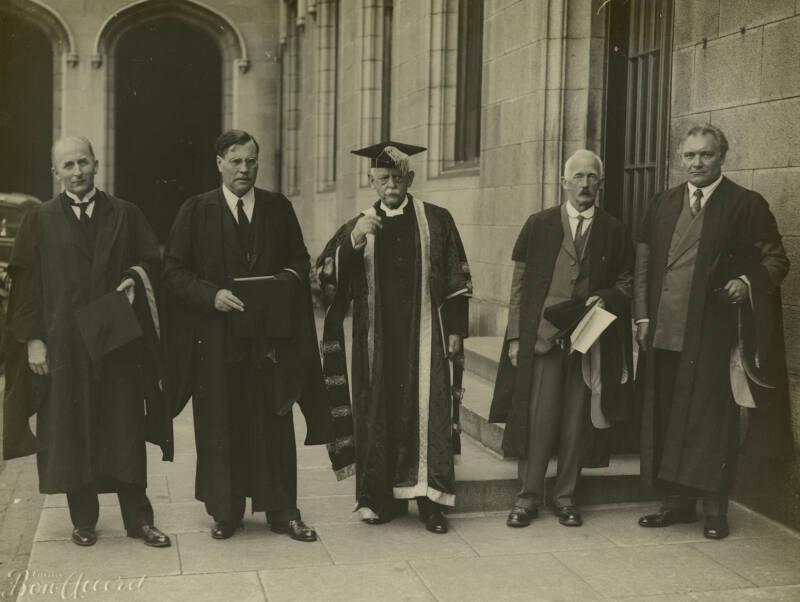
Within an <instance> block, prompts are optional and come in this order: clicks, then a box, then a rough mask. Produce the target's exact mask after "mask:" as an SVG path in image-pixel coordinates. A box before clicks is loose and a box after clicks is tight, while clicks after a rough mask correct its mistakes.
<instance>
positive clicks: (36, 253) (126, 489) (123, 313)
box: [3, 137, 173, 547]
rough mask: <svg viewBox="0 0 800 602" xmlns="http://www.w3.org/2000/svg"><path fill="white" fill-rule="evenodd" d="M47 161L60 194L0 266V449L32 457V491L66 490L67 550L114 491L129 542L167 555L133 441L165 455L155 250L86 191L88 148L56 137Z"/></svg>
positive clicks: (86, 534) (137, 219) (89, 534)
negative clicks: (0, 383)
mask: <svg viewBox="0 0 800 602" xmlns="http://www.w3.org/2000/svg"><path fill="white" fill-rule="evenodd" d="M52 159H53V174H54V175H55V176H56V178H57V179H58V180H59V182H60V184H61V185H62V186H63V192H61V193H60V194H58V195H57V196H56V197H55V198H53V199H51V200H49V201H47V202H45V203H42V204H41V205H39V206H37V207H36V208H35V209H34V210H33V211H31V212H30V213H28V214H27V215H26V216H25V219H24V221H23V223H22V224H21V226H20V230H19V232H18V234H17V239H16V242H15V245H14V251H13V252H12V254H11V258H10V260H9V272H10V274H11V277H12V288H11V297H10V300H9V310H8V321H7V323H6V327H7V330H6V333H5V336H4V346H5V348H6V357H7V362H6V392H5V407H4V409H5V412H4V427H5V428H4V441H3V454H4V457H5V458H6V459H9V458H14V457H20V456H25V455H28V454H32V453H36V456H37V458H36V460H37V467H38V472H39V491H41V492H42V493H48V494H54V493H66V496H67V505H68V506H69V514H70V518H71V519H72V523H73V527H74V529H73V532H72V541H73V542H74V543H75V544H77V545H79V546H90V545H93V544H94V543H96V541H97V534H96V531H95V524H96V523H97V520H98V516H99V504H98V497H97V494H98V493H104V492H116V493H117V496H118V498H119V504H120V510H121V512H122V519H123V523H124V525H125V529H126V532H127V534H128V536H129V537H133V538H139V539H143V540H144V543H145V544H147V545H149V546H154V547H166V546H169V545H170V539H169V537H168V536H167V535H165V534H164V533H162V532H161V531H159V530H158V529H157V528H155V527H154V526H153V508H152V506H151V505H150V502H149V500H148V499H147V495H146V494H145V487H146V485H147V455H146V452H145V439H147V440H149V441H152V442H156V443H159V444H160V445H161V447H162V450H163V454H164V459H165V460H171V459H172V451H173V450H172V445H173V443H172V421H171V415H170V414H169V412H168V408H167V407H166V402H165V400H164V399H163V390H162V384H163V383H162V379H161V376H160V365H161V362H160V359H161V357H160V354H159V351H158V349H159V333H160V328H159V323H160V322H159V319H158V304H159V303H158V298H157V296H156V291H157V282H158V279H157V277H158V274H159V271H160V263H161V259H160V255H159V249H158V242H157V241H156V238H155V236H154V234H153V231H152V230H151V228H150V226H149V225H148V223H147V221H146V219H145V217H144V215H143V214H142V212H141V211H140V210H139V209H138V208H137V207H136V206H135V205H133V204H132V203H129V202H127V201H123V200H121V199H118V198H115V197H113V196H111V195H110V194H107V193H105V192H103V191H101V190H98V189H97V188H95V185H94V178H95V174H96V173H97V168H98V161H97V159H95V155H94V150H93V149H92V145H91V143H90V142H89V140H87V139H86V138H84V137H65V138H61V139H59V140H57V141H56V143H55V144H54V145H53V150H52ZM34 413H35V414H36V436H35V438H34V436H33V434H32V433H31V431H30V429H29V427H28V416H29V415H32V414H34Z"/></svg>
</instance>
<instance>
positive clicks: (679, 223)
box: [633, 124, 791, 539]
mask: <svg viewBox="0 0 800 602" xmlns="http://www.w3.org/2000/svg"><path fill="white" fill-rule="evenodd" d="M679 152H680V159H681V164H682V166H683V168H684V169H685V170H686V174H687V181H686V182H684V183H682V184H680V185H679V186H676V187H675V188H671V189H670V190H667V191H665V192H663V193H661V194H658V195H657V196H656V197H655V198H654V199H653V200H652V201H651V202H650V205H649V207H648V211H647V214H646V216H645V218H644V220H643V222H642V226H641V230H640V232H639V235H638V240H637V244H636V270H635V285H634V309H633V314H634V318H635V320H636V324H637V327H636V328H637V332H636V340H637V342H638V344H639V349H640V351H641V352H643V353H642V355H641V356H640V359H643V360H644V361H643V362H641V364H640V365H641V366H642V372H641V378H644V386H643V387H642V391H643V400H642V439H641V441H642V445H641V452H642V455H641V463H642V468H641V471H642V477H643V479H644V481H645V483H646V484H648V485H650V486H659V487H660V488H662V489H663V492H664V495H665V497H664V502H663V504H662V506H661V509H660V510H659V511H658V512H657V513H655V514H648V515H646V516H643V517H641V519H639V525H641V526H642V527H649V528H660V527H668V526H670V525H672V524H674V523H690V522H694V521H696V520H697V515H696V506H697V499H698V498H702V500H703V511H704V514H705V525H704V529H703V534H704V535H705V537H707V538H709V539H723V538H725V537H727V536H728V533H729V527H728V521H727V510H728V493H729V491H730V489H731V487H732V485H733V481H734V477H735V475H736V467H737V458H738V455H739V443H740V436H741V435H745V434H746V435H747V443H749V444H750V445H748V447H750V448H751V449H752V451H753V452H757V453H759V454H774V453H777V454H781V453H782V452H781V450H782V449H783V450H785V449H787V447H788V446H790V445H791V433H790V432H789V429H790V424H791V421H790V419H789V413H788V412H789V404H788V388H787V387H788V385H787V376H786V357H785V352H784V342H783V325H782V316H781V294H780V284H781V282H782V281H783V279H784V278H785V277H786V273H787V272H788V270H789V260H788V259H787V258H786V252H785V251H784V249H783V245H782V243H781V235H780V233H779V232H778V228H777V225H776V223H775V218H774V217H773V215H772V213H771V212H770V209H769V205H768V204H767V202H766V201H765V200H764V198H763V197H762V196H761V195H759V194H758V193H756V192H753V191H751V190H747V189H746V188H743V187H741V186H739V185H737V184H735V183H734V182H732V181H731V180H729V179H728V178H726V177H725V176H723V175H722V166H723V164H724V163H725V157H726V155H727V152H728V141H727V139H726V138H725V134H724V133H723V132H722V131H721V130H720V129H719V128H717V127H716V126H713V125H710V124H706V125H698V126H695V127H692V128H691V129H690V130H689V131H688V132H687V133H686V136H685V137H684V139H683V141H682V142H681V146H680V151H679ZM740 421H742V422H743V423H746V422H749V423H750V428H748V429H746V430H744V431H743V432H740Z"/></svg>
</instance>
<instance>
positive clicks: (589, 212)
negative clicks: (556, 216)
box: [566, 201, 595, 220]
mask: <svg viewBox="0 0 800 602" xmlns="http://www.w3.org/2000/svg"><path fill="white" fill-rule="evenodd" d="M566 206H567V216H569V218H570V219H574V220H577V219H578V216H579V215H582V216H583V217H584V218H585V219H587V220H590V219H592V218H593V217H594V209H595V206H594V205H592V206H591V207H589V208H588V209H585V210H584V211H578V210H577V209H575V207H573V206H572V203H570V202H569V201H567V202H566Z"/></svg>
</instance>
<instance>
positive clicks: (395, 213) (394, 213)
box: [381, 197, 408, 217]
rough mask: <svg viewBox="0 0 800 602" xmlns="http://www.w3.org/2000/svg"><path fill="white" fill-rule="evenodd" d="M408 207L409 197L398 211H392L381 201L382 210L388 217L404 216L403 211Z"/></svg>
mask: <svg viewBox="0 0 800 602" xmlns="http://www.w3.org/2000/svg"><path fill="white" fill-rule="evenodd" d="M406 205H408V197H406V198H404V199H403V202H402V203H400V205H399V206H398V207H397V209H390V208H389V207H387V206H386V205H384V204H383V201H381V209H382V210H383V212H384V213H385V214H386V217H396V216H398V215H403V209H405V208H406Z"/></svg>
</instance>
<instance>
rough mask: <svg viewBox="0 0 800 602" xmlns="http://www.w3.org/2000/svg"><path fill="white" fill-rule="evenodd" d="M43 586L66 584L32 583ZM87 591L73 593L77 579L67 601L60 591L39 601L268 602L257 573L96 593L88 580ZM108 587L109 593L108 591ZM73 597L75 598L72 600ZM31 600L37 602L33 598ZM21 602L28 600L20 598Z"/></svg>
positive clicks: (102, 588)
mask: <svg viewBox="0 0 800 602" xmlns="http://www.w3.org/2000/svg"><path fill="white" fill-rule="evenodd" d="M34 580H36V581H39V582H44V583H54V584H56V585H59V586H60V585H61V584H63V582H64V580H63V579H61V580H59V579H58V578H52V577H49V578H48V577H38V576H34V577H33V578H31V581H34ZM88 582H89V585H88V586H87V591H83V590H82V585H83V583H85V581H84V582H81V586H80V587H79V589H78V590H77V592H76V590H75V589H74V586H75V583H76V581H75V578H74V577H73V578H72V579H71V580H70V581H69V585H68V587H67V589H66V590H65V591H66V597H65V598H61V596H60V591H61V589H60V587H59V590H58V592H57V593H56V595H54V596H41V598H40V599H42V600H47V599H52V600H61V599H67V600H69V599H77V600H103V601H113V602H149V601H150V600H158V602H180V601H184V600H191V601H192V602H219V601H220V600H235V601H236V602H266V597H265V596H264V590H263V588H262V587H261V583H260V581H259V579H258V574H257V573H255V572H243V573H223V574H215V575H176V576H173V577H145V578H144V580H140V579H138V578H137V579H127V580H121V581H118V580H112V581H108V582H107V583H108V585H107V586H106V582H104V581H100V582H99V583H97V586H96V588H97V589H96V591H93V587H94V580H93V579H91V580H88ZM106 587H107V591H106ZM73 594H74V598H72V597H71V596H72V595H73ZM31 598H33V599H35V597H34V596H31ZM20 599H21V600H25V599H27V598H25V597H21V598H20Z"/></svg>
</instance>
